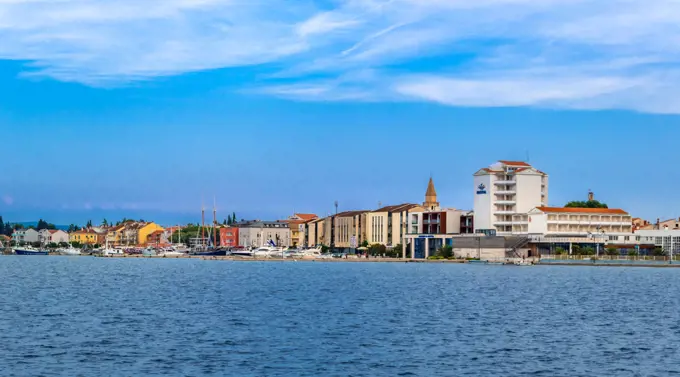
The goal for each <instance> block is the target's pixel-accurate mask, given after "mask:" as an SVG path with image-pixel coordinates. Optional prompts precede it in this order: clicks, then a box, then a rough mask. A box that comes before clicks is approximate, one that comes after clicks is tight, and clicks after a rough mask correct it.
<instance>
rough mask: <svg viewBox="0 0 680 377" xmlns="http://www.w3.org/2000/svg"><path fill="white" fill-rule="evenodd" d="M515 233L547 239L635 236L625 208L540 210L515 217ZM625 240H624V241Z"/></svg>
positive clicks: (548, 208)
mask: <svg viewBox="0 0 680 377" xmlns="http://www.w3.org/2000/svg"><path fill="white" fill-rule="evenodd" d="M512 230H513V233H515V234H527V233H528V234H539V235H546V236H559V237H568V236H589V235H597V236H598V237H612V241H615V240H618V239H614V238H613V237H616V236H619V235H622V236H624V237H625V236H632V233H633V218H632V217H631V216H630V215H629V214H628V212H626V211H624V210H622V209H611V208H557V207H537V208H534V209H532V210H530V211H529V213H528V214H517V215H513V226H512ZM622 241H623V240H622Z"/></svg>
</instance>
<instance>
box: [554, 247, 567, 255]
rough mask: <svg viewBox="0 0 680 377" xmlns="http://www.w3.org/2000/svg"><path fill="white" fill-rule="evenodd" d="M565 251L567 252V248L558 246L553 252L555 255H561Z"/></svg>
mask: <svg viewBox="0 0 680 377" xmlns="http://www.w3.org/2000/svg"><path fill="white" fill-rule="evenodd" d="M566 253H567V250H565V249H564V248H563V247H559V246H558V247H556V248H555V254H556V255H563V254H566Z"/></svg>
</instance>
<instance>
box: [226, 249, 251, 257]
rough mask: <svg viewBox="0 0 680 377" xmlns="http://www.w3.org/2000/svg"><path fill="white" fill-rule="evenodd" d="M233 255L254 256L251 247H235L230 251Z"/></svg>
mask: <svg viewBox="0 0 680 377" xmlns="http://www.w3.org/2000/svg"><path fill="white" fill-rule="evenodd" d="M230 254H231V255H233V256H235V257H252V256H253V250H251V249H250V248H244V249H234V250H232V251H231V253H230Z"/></svg>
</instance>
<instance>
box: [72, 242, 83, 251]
mask: <svg viewBox="0 0 680 377" xmlns="http://www.w3.org/2000/svg"><path fill="white" fill-rule="evenodd" d="M71 245H73V247H75V248H76V249H82V248H83V244H82V243H80V242H72V243H71Z"/></svg>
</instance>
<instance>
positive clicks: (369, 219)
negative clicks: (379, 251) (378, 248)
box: [366, 181, 439, 247]
mask: <svg viewBox="0 0 680 377" xmlns="http://www.w3.org/2000/svg"><path fill="white" fill-rule="evenodd" d="M430 182H431V181H430ZM434 195H435V196H434V198H435V199H434V200H435V201H436V193H435V194H434ZM437 205H439V203H437ZM424 210H425V209H424V208H423V207H422V206H420V205H418V204H411V203H405V204H398V205H392V206H386V207H383V208H380V209H377V210H375V211H373V212H369V213H367V214H366V224H367V227H366V240H367V241H368V243H369V244H382V245H385V246H388V247H389V246H395V245H399V244H401V243H402V242H403V238H404V234H406V233H408V231H409V226H408V218H409V215H410V214H413V213H421V212H423V211H424Z"/></svg>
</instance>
